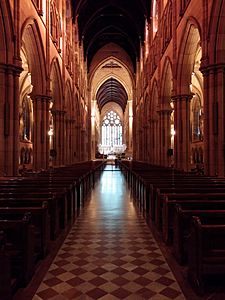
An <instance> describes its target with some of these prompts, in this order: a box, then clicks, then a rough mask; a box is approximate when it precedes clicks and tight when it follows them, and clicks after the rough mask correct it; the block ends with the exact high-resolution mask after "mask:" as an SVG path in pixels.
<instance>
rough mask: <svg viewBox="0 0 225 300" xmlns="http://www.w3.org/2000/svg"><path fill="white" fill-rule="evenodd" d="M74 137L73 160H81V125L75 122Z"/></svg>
mask: <svg viewBox="0 0 225 300" xmlns="http://www.w3.org/2000/svg"><path fill="white" fill-rule="evenodd" d="M74 128H75V130H74V139H73V147H74V152H73V154H74V157H73V161H74V162H77V161H80V160H81V126H80V125H76V124H74Z"/></svg>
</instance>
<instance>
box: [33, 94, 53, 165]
mask: <svg viewBox="0 0 225 300" xmlns="http://www.w3.org/2000/svg"><path fill="white" fill-rule="evenodd" d="M31 99H32V100H33V111H34V125H33V127H34V128H33V133H34V134H33V167H34V169H35V170H40V169H47V168H48V165H49V136H48V131H49V104H50V100H51V97H49V96H46V95H31Z"/></svg>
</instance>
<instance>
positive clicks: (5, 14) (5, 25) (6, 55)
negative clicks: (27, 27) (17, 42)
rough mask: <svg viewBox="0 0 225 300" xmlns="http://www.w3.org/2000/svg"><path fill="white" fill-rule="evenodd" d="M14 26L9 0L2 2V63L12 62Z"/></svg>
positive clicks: (0, 19)
mask: <svg viewBox="0 0 225 300" xmlns="http://www.w3.org/2000/svg"><path fill="white" fill-rule="evenodd" d="M13 37H14V26H13V21H12V14H11V11H10V7H9V3H8V1H1V2H0V38H1V43H0V63H12V62H13V57H14V42H13Z"/></svg>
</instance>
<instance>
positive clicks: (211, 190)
mask: <svg viewBox="0 0 225 300" xmlns="http://www.w3.org/2000/svg"><path fill="white" fill-rule="evenodd" d="M178 194H181V195H182V196H183V198H186V199H187V197H189V199H191V198H192V197H194V198H195V199H196V198H199V199H203V198H204V199H208V195H209V196H210V194H218V195H219V194H220V195H224V196H225V187H224V188H223V189H222V188H216V187H213V186H201V187H193V188H190V187H188V188H182V187H178V188H176V187H175V188H173V187H171V188H168V189H162V190H160V189H157V197H156V199H155V202H156V203H155V225H156V227H157V229H158V230H162V213H163V206H164V203H165V199H166V198H171V199H172V198H173V197H176V195H178Z"/></svg>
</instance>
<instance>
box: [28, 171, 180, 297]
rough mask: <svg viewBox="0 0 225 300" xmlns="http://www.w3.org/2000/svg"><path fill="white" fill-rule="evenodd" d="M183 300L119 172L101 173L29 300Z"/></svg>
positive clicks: (177, 285)
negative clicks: (85, 203)
mask: <svg viewBox="0 0 225 300" xmlns="http://www.w3.org/2000/svg"><path fill="white" fill-rule="evenodd" d="M47 299H49V300H65V299H69V300H72V299H73V300H74V299H76V300H89V299H90V300H91V299H100V300H118V299H119V300H123V299H126V300H146V299H153V300H164V299H167V300H168V299H175V300H184V299H185V297H184V295H183V293H182V291H181V289H180V287H179V284H178V283H177V281H176V279H175V277H174V275H173V273H172V272H171V270H170V268H169V266H168V264H167V262H166V260H165V258H164V256H163V254H162V252H161V250H160V249H159V247H158V245H157V243H156V241H155V239H154V238H153V235H152V233H151V231H150V229H149V227H148V226H147V225H146V223H145V220H144V219H143V218H142V217H141V216H140V215H139V214H138V213H137V211H136V209H134V205H133V203H132V198H131V196H130V192H129V190H128V189H127V187H126V184H125V183H124V178H123V176H122V174H121V173H120V172H113V171H112V172H104V173H103V175H102V177H101V180H100V181H99V182H98V183H97V184H96V186H95V189H94V190H93V191H92V193H91V195H90V201H88V204H87V205H86V206H85V208H84V209H83V210H82V211H81V214H80V216H79V217H78V219H77V220H76V222H75V223H74V225H73V226H72V228H71V230H70V232H69V234H68V235H67V237H66V239H65V241H64V243H63V245H62V246H61V248H60V249H59V251H58V254H57V255H56V257H55V259H54V260H53V262H52V264H51V266H50V268H49V271H48V272H47V273H46V275H45V277H44V278H43V281H42V283H41V285H40V286H39V288H38V289H37V291H36V294H35V295H34V296H33V300H47Z"/></svg>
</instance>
